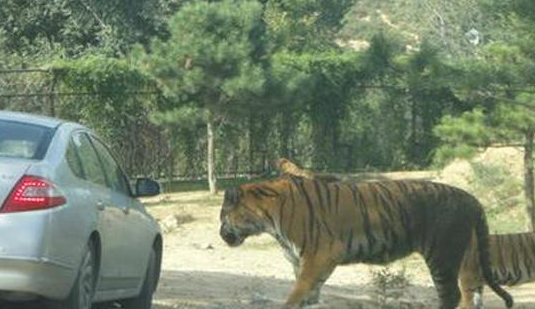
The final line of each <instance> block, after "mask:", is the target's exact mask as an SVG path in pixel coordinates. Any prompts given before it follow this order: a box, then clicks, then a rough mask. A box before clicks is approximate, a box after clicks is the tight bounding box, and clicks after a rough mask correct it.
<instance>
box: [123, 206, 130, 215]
mask: <svg viewBox="0 0 535 309" xmlns="http://www.w3.org/2000/svg"><path fill="white" fill-rule="evenodd" d="M122 209H123V212H124V214H125V215H127V214H129V213H130V208H129V207H127V206H124V207H122Z"/></svg>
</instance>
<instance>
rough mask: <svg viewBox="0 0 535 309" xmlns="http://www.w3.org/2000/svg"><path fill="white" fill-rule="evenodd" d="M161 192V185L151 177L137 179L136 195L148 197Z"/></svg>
mask: <svg viewBox="0 0 535 309" xmlns="http://www.w3.org/2000/svg"><path fill="white" fill-rule="evenodd" d="M158 194H160V185H159V184H158V183H157V182H156V181H154V180H152V179H149V178H137V179H136V197H148V196H155V195H158Z"/></svg>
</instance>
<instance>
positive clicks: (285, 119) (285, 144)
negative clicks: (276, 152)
mask: <svg viewBox="0 0 535 309" xmlns="http://www.w3.org/2000/svg"><path fill="white" fill-rule="evenodd" d="M292 121H295V119H292V114H291V112H290V111H285V112H283V113H282V119H281V126H282V127H281V133H280V147H281V148H280V156H281V157H283V158H287V159H290V160H292V159H294V158H292V153H291V151H290V147H289V146H290V135H291V132H292Z"/></svg>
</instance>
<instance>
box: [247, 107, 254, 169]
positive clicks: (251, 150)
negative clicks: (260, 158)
mask: <svg viewBox="0 0 535 309" xmlns="http://www.w3.org/2000/svg"><path fill="white" fill-rule="evenodd" d="M248 120H249V123H248V126H249V130H248V131H249V132H248V142H249V171H248V173H247V174H248V175H247V176H248V177H249V176H250V175H252V174H253V173H254V171H255V164H254V163H255V162H254V161H255V158H254V154H255V144H254V138H255V128H254V120H253V113H250V114H249V119H248Z"/></svg>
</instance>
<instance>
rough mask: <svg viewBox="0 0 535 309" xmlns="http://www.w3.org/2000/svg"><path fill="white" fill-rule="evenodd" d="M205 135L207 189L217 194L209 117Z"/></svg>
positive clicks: (212, 137)
mask: <svg viewBox="0 0 535 309" xmlns="http://www.w3.org/2000/svg"><path fill="white" fill-rule="evenodd" d="M206 134H207V140H208V149H207V156H208V158H207V159H208V162H207V163H208V187H209V188H210V193H211V194H214V195H215V194H217V184H216V182H217V180H216V177H215V171H214V168H215V164H214V163H215V153H214V124H213V118H212V116H211V115H210V116H209V117H208V121H207V122H206Z"/></svg>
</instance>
